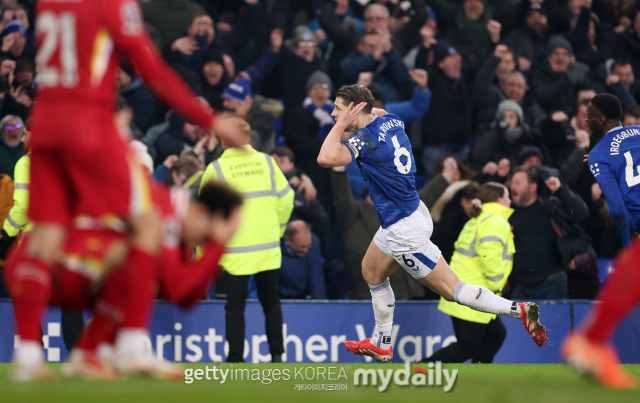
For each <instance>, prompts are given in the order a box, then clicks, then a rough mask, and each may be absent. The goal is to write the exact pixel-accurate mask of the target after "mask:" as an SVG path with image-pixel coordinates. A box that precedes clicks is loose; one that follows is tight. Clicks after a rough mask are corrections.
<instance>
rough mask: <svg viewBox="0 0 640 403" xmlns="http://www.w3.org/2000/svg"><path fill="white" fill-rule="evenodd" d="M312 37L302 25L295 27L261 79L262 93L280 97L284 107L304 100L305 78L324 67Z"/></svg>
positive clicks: (291, 106) (270, 96)
mask: <svg viewBox="0 0 640 403" xmlns="http://www.w3.org/2000/svg"><path fill="white" fill-rule="evenodd" d="M316 45H317V44H316V39H315V37H314V36H313V33H311V31H310V30H309V28H307V27H306V26H303V25H302V26H299V27H297V28H296V29H295V31H294V35H293V40H292V41H290V42H288V41H285V45H284V46H283V47H282V49H281V51H280V58H279V59H278V63H277V64H276V67H275V68H274V69H273V72H272V73H271V75H270V76H269V78H267V79H266V80H265V82H264V87H263V89H264V91H263V95H265V96H267V97H269V98H273V99H279V98H281V99H282V100H283V101H284V106H285V108H295V107H297V106H298V105H300V104H301V103H302V101H304V99H305V97H306V95H307V94H306V92H305V90H304V88H305V87H306V84H307V80H309V77H311V75H312V74H313V73H314V72H316V71H317V70H321V71H324V70H325V68H324V61H323V59H322V58H321V57H320V52H319V51H318V50H317V46H316Z"/></svg>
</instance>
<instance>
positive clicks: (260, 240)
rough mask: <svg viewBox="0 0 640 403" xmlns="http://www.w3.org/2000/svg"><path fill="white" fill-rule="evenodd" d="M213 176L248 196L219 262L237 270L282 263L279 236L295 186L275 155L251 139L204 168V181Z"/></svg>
mask: <svg viewBox="0 0 640 403" xmlns="http://www.w3.org/2000/svg"><path fill="white" fill-rule="evenodd" d="M212 179H217V180H219V181H221V182H226V183H228V184H229V185H230V186H231V187H233V188H234V189H235V190H237V191H238V192H240V194H241V195H242V197H243V198H244V202H243V204H242V209H241V214H242V221H241V222H240V226H239V227H238V230H237V231H236V233H235V235H234V236H233V238H231V241H229V243H228V244H227V249H226V252H225V254H224V255H223V257H222V259H220V266H222V267H223V268H224V270H225V271H227V272H229V274H233V275H236V276H239V275H248V274H255V273H258V272H261V271H265V270H273V269H279V268H280V265H281V263H282V253H281V251H280V238H282V236H283V235H284V230H285V229H286V226H287V222H288V221H289V216H291V211H292V210H293V198H294V192H293V190H292V189H291V187H290V186H289V182H288V181H287V179H286V178H285V177H284V174H283V173H282V171H281V170H280V168H279V167H278V165H277V164H276V162H275V160H274V159H273V157H271V156H270V155H267V154H264V153H261V152H258V151H256V150H254V149H253V148H252V147H251V146H250V145H248V144H247V145H245V146H244V147H243V148H228V149H226V150H225V151H224V152H223V153H222V156H221V157H220V158H218V159H217V160H215V161H213V162H212V163H211V164H209V166H208V167H207V169H206V170H205V171H204V174H203V175H202V181H201V186H202V185H204V184H205V183H207V182H209V181H210V180H212Z"/></svg>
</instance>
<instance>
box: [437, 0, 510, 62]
mask: <svg viewBox="0 0 640 403" xmlns="http://www.w3.org/2000/svg"><path fill="white" fill-rule="evenodd" d="M429 5H430V6H431V7H432V8H433V11H434V12H435V13H436V15H437V16H438V20H439V23H440V27H441V28H442V29H443V37H444V38H446V39H448V40H449V41H450V42H451V44H452V45H453V46H454V47H455V48H456V49H457V50H458V52H460V56H462V65H463V68H464V69H465V70H466V69H468V68H469V69H473V70H475V69H476V68H477V67H478V66H479V65H480V63H481V62H482V61H483V60H484V58H485V56H486V55H487V53H488V52H489V50H490V48H491V47H492V45H493V44H496V43H498V41H499V40H500V31H501V27H502V26H501V24H500V23H499V22H498V21H495V20H493V10H492V8H491V7H490V6H489V5H487V4H485V2H484V1H482V0H462V1H457V2H452V1H448V0H429Z"/></svg>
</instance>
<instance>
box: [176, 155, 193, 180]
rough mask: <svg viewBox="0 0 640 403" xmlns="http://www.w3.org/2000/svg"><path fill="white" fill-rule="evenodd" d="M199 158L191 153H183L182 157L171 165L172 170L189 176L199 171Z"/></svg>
mask: <svg viewBox="0 0 640 403" xmlns="http://www.w3.org/2000/svg"><path fill="white" fill-rule="evenodd" d="M199 165H200V164H199V163H198V159H197V158H196V157H195V156H193V155H191V154H185V155H181V156H180V158H178V159H177V160H176V162H175V163H174V164H173V165H172V166H171V172H172V173H173V172H175V173H176V174H178V175H180V174H185V175H186V176H187V178H188V177H190V176H191V175H193V174H194V173H196V172H198V167H199Z"/></svg>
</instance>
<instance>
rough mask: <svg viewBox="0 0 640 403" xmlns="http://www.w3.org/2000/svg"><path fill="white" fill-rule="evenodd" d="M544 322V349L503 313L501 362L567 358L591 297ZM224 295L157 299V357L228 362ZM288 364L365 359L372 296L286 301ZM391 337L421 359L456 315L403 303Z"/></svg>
mask: <svg viewBox="0 0 640 403" xmlns="http://www.w3.org/2000/svg"><path fill="white" fill-rule="evenodd" d="M537 302H538V303H539V304H540V311H541V317H540V321H541V322H542V323H543V324H544V325H545V326H546V327H547V328H548V329H549V341H548V343H547V345H546V346H544V347H542V348H540V347H538V346H536V345H535V343H534V342H533V340H531V337H530V336H529V334H528V333H527V332H526V331H525V329H524V328H523V326H522V323H521V321H520V320H517V319H512V318H506V317H503V322H504V324H505V326H506V327H507V339H506V340H505V343H504V345H503V346H502V349H501V350H500V352H499V353H498V354H497V355H496V358H495V362H496V363H560V362H561V361H560V357H559V349H560V345H561V342H562V339H563V338H564V337H565V336H566V335H567V333H568V332H569V331H570V330H571V329H572V328H573V326H578V325H579V324H580V323H581V322H582V320H583V319H584V318H585V316H586V315H587V313H588V311H589V309H590V307H591V305H592V302H591V301H582V300H561V301H537ZM224 313H225V312H224V301H204V302H201V303H199V304H198V305H197V306H195V307H194V308H193V309H192V310H190V311H185V310H182V309H180V308H178V307H176V306H173V305H170V304H168V303H165V302H159V303H157V304H156V307H155V310H154V314H153V319H152V322H151V337H150V340H149V343H148V345H149V348H153V351H154V352H155V354H157V355H158V357H163V358H164V359H166V360H170V361H181V362H187V363H188V362H220V361H225V359H226V354H227V351H228V346H227V344H226V342H225V321H224ZM282 313H283V317H284V329H283V330H284V338H285V339H284V340H285V344H286V345H285V349H286V354H285V355H284V356H283V361H285V362H304V363H329V362H341V363H348V362H365V360H368V358H367V359H365V358H364V357H359V356H354V355H352V354H351V353H350V352H348V351H346V349H345V348H344V347H343V346H342V343H343V342H344V341H345V340H352V339H364V338H366V337H370V336H371V334H372V332H373V327H374V319H373V310H372V307H371V303H370V302H369V301H283V303H282ZM245 320H246V335H245V351H244V354H245V361H246V362H253V363H259V362H269V361H270V359H271V357H270V355H269V348H268V344H267V338H266V335H265V326H264V315H263V313H262V307H261V306H260V304H259V303H258V302H257V301H249V302H248V303H247V309H246V312H245ZM43 334H44V337H43V343H44V347H45V351H46V354H45V355H46V358H47V359H48V360H49V361H50V362H62V361H64V360H65V358H66V356H67V350H66V348H65V347H64V342H63V339H62V334H61V326H60V311H59V310H58V309H56V308H51V309H49V310H48V312H47V315H46V318H45V321H44V322H43ZM639 340H640V309H636V310H635V311H634V312H633V313H632V314H631V315H630V317H629V318H627V320H626V321H625V322H624V323H623V324H622V326H621V327H620V328H619V329H618V331H617V333H616V335H615V337H614V343H615V345H616V347H617V348H618V351H620V357H621V359H622V361H623V362H625V363H636V364H638V363H640V341H639ZM19 342H20V341H19V338H18V337H17V336H14V317H13V307H12V305H11V302H10V300H0V362H9V361H10V360H11V354H12V351H13V349H14V346H15V345H16V344H17V343H19ZM392 342H393V345H394V352H395V353H394V359H393V361H394V362H402V361H416V360H419V359H421V358H423V357H424V356H429V355H431V354H432V353H433V352H434V351H436V350H438V349H440V348H442V347H443V346H447V345H449V344H450V343H453V342H455V336H454V335H453V328H452V325H451V319H450V317H449V316H447V315H445V314H443V313H442V312H440V311H439V310H438V308H437V301H419V302H418V301H415V302H414V301H397V302H396V308H395V317H394V326H393V336H392Z"/></svg>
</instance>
